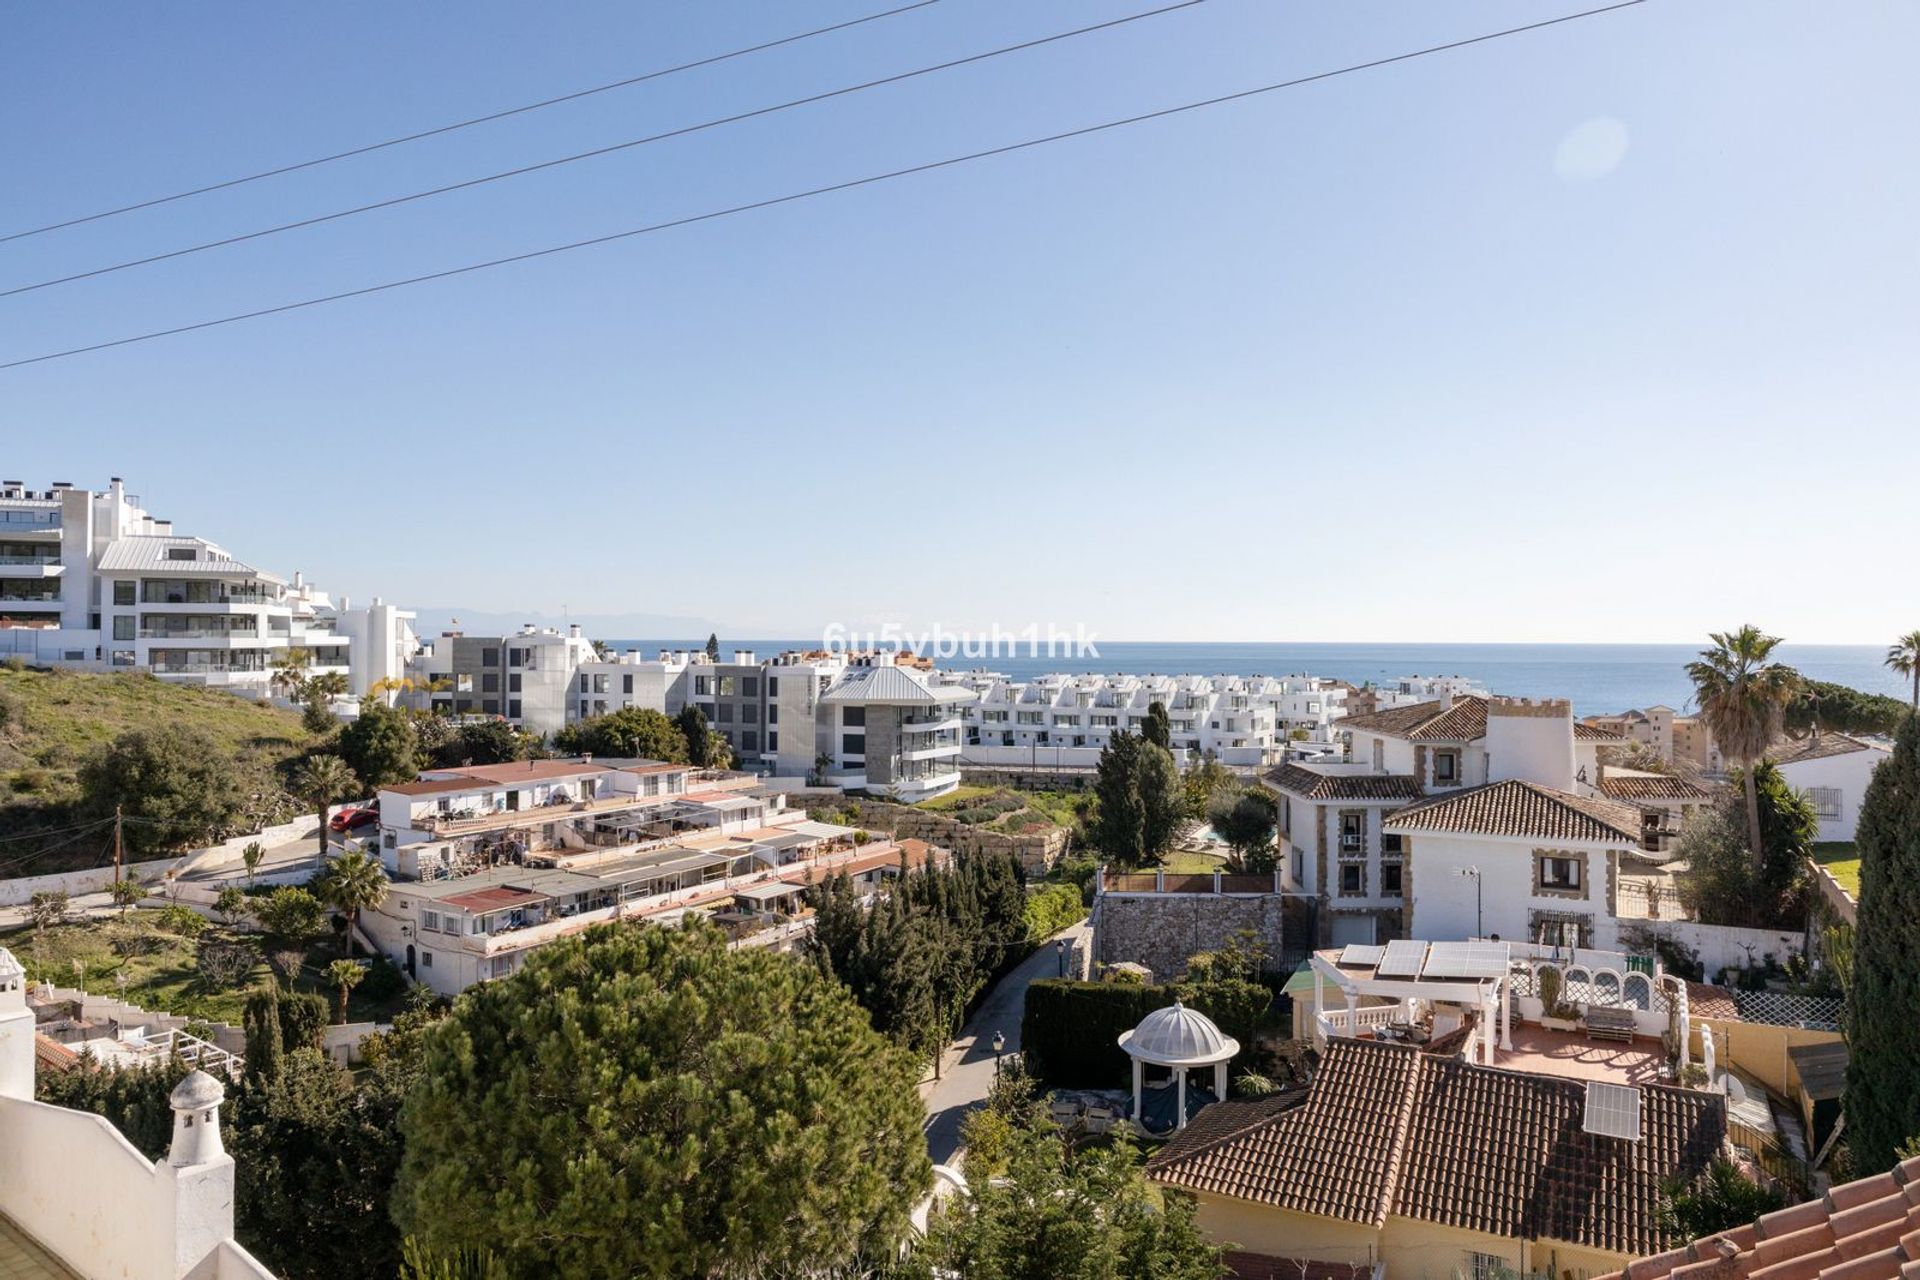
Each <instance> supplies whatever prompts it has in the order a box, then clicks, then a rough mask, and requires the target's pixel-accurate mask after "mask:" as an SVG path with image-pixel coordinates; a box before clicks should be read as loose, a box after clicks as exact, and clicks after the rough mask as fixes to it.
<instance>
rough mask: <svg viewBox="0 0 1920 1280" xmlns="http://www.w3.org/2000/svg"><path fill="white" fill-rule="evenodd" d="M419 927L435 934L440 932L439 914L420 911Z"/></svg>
mask: <svg viewBox="0 0 1920 1280" xmlns="http://www.w3.org/2000/svg"><path fill="white" fill-rule="evenodd" d="M420 927H421V928H422V929H431V930H433V931H434V932H435V933H438V932H440V913H439V912H438V911H422V912H421V913H420Z"/></svg>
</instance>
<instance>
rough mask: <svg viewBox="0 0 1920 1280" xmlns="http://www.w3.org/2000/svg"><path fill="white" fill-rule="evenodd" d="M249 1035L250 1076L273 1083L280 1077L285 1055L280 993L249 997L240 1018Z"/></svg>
mask: <svg viewBox="0 0 1920 1280" xmlns="http://www.w3.org/2000/svg"><path fill="white" fill-rule="evenodd" d="M241 1021H242V1023H243V1024H244V1025H245V1028H246V1033H247V1072H248V1074H250V1075H252V1076H254V1077H255V1078H256V1079H260V1080H272V1079H274V1078H275V1077H276V1076H278V1075H279V1074H280V1062H281V1058H282V1056H283V1055H284V1053H285V1052H286V1044H285V1039H284V1033H283V1032H282V1031H281V1029H280V993H279V992H278V991H271V990H269V991H256V992H254V993H253V994H252V995H250V996H248V997H247V1007H246V1010H245V1012H244V1013H243V1014H242V1015H241Z"/></svg>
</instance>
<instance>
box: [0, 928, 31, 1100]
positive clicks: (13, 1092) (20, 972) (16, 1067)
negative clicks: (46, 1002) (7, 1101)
mask: <svg viewBox="0 0 1920 1280" xmlns="http://www.w3.org/2000/svg"><path fill="white" fill-rule="evenodd" d="M33 1022H34V1019H33V1010H31V1009H29V1008H27V971H26V969H24V968H22V967H21V964H20V962H19V961H18V960H15V959H14V958H13V952H11V951H9V950H7V949H6V948H5V947H0V1098H18V1099H19V1100H20V1101H22V1102H31V1101H33Z"/></svg>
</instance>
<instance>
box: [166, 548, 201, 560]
mask: <svg viewBox="0 0 1920 1280" xmlns="http://www.w3.org/2000/svg"><path fill="white" fill-rule="evenodd" d="M199 557H200V552H199V550H198V549H197V548H194V547H168V548H167V559H169V560H197V559H199Z"/></svg>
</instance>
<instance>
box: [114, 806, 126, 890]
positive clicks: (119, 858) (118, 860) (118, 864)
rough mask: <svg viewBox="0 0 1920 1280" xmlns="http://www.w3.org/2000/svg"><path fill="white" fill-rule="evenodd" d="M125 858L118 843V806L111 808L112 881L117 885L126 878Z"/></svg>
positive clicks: (119, 842)
mask: <svg viewBox="0 0 1920 1280" xmlns="http://www.w3.org/2000/svg"><path fill="white" fill-rule="evenodd" d="M125 865H126V857H125V854H124V851H123V847H122V845H121V841H120V806H119V805H115V806H113V880H114V883H115V884H118V883H119V882H120V881H121V880H124V879H125V878H126V874H125V870H124V868H125Z"/></svg>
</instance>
